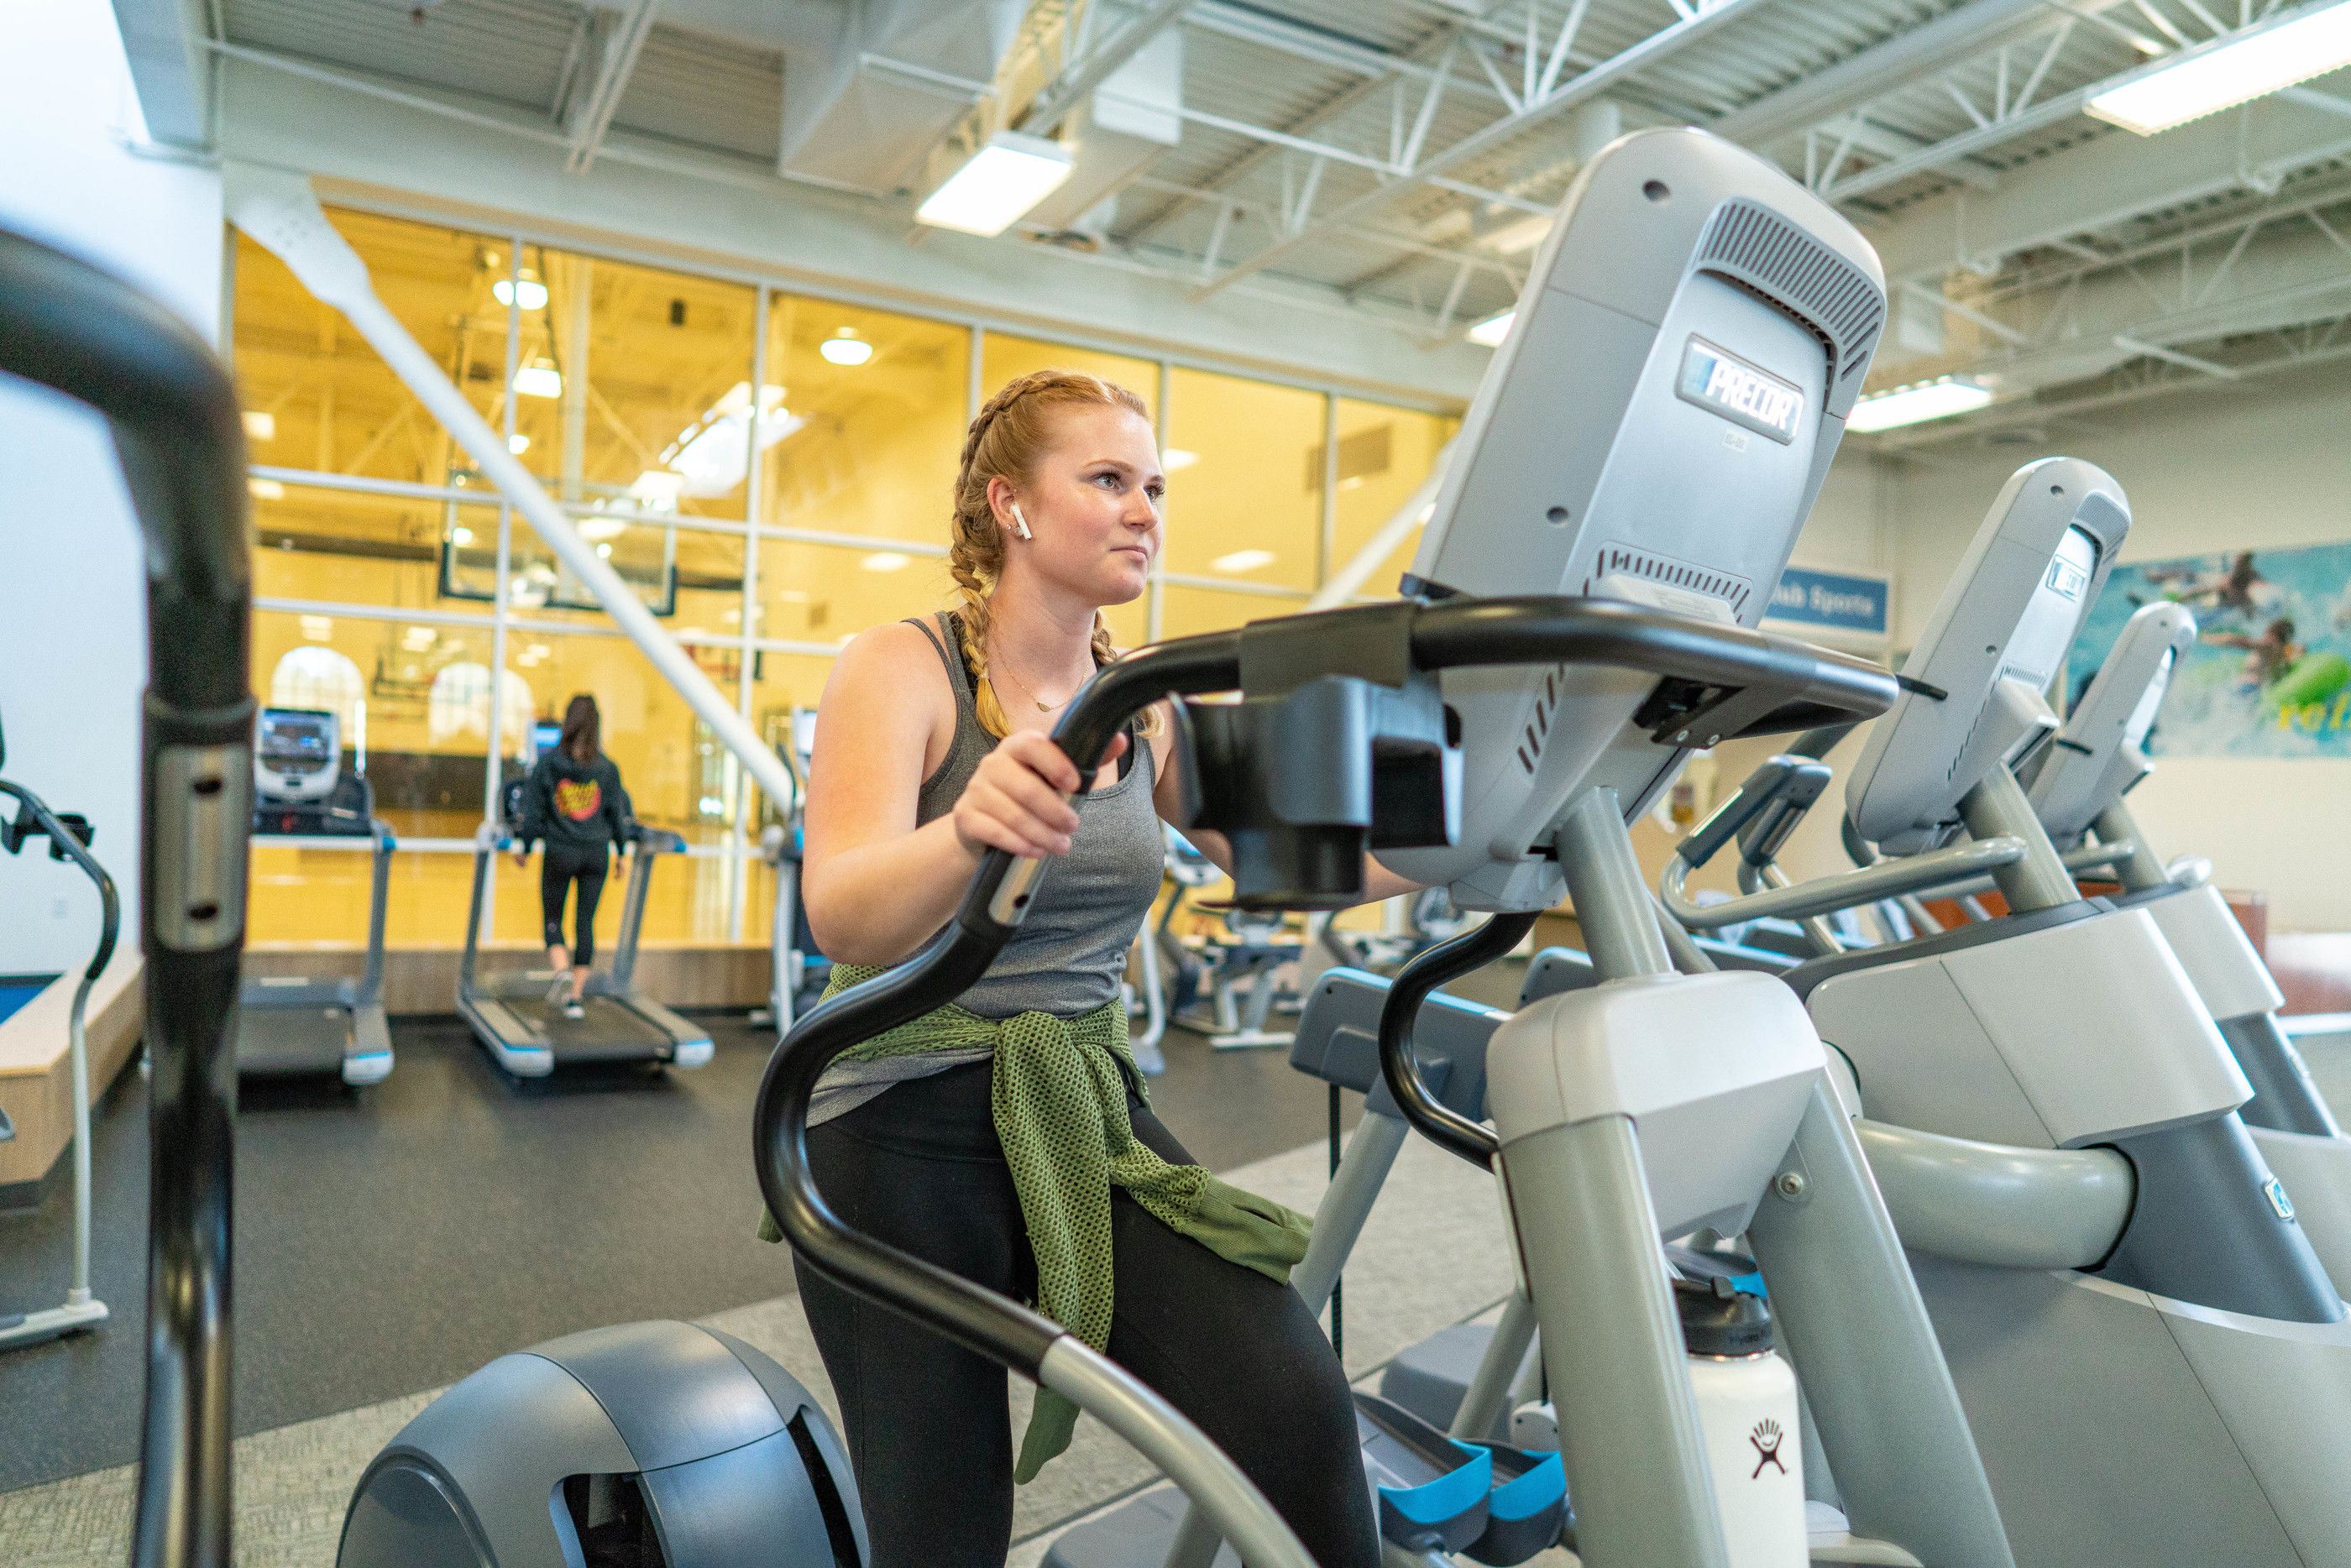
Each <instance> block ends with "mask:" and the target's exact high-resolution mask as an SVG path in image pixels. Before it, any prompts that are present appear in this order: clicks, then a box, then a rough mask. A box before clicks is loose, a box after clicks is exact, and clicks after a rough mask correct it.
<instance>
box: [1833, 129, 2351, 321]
mask: <svg viewBox="0 0 2351 1568" xmlns="http://www.w3.org/2000/svg"><path fill="white" fill-rule="evenodd" d="M2148 151H2149V149H2148V145H2147V142H2146V141H2144V140H2141V139H2140V138H2138V137H2136V136H2130V135H2127V134H2121V133H2118V134H2116V135H2113V136H2101V137H2098V138H2096V139H2095V140H2091V141H2086V142H2084V143H2082V144H2081V145H2079V146H2076V147H2070V148H2067V149H2065V150H2064V151H2060V152H2053V153H2051V154H2050V155H2049V156H2048V157H2047V158H2044V159H2042V160H2040V161H2036V162H2035V163H2033V164H2032V166H2031V167H2030V168H2029V169H2022V170H2019V171H2016V172H2015V173H2014V174H2013V175H2012V176H2011V177H2010V178H2009V179H2008V180H2007V181H2005V182H2003V184H2002V186H2001V189H2000V190H1999V191H1997V192H1991V193H1990V194H1985V193H1983V192H1972V191H1971V192H1965V193H1961V192H1946V193H1944V194H1942V195H1938V196H1934V197H1930V198H1928V200H1926V201H1924V202H1919V203H1918V204H1917V206H1915V207H1913V208H1910V209H1907V210H1906V212H1905V213H1904V214H1903V216H1902V218H1901V221H1900V222H1898V223H1894V224H1891V225H1889V226H1887V227H1886V228H1884V229H1881V230H1879V231H1877V232H1876V234H1874V235H1873V236H1872V238H1873V240H1874V241H1875V243H1876V246H1877V254H1878V255H1879V257H1880V259H1881V260H1883V261H1884V263H1885V264H1886V276H1887V278H1888V279H1890V280H1894V281H1904V280H1909V279H1932V278H1935V277H1938V276H1940V275H1943V274H1944V273H1947V272H1949V271H1951V270H1952V269H1953V268H1955V267H1962V266H1964V267H1967V268H1969V269H1970V270H1971V271H1974V272H1978V273H1981V274H1983V275H1987V276H1988V275H1991V273H1992V272H1993V271H1994V270H1996V269H1997V268H1998V266H1999V265H2000V264H2001V261H2003V260H2004V259H2005V258H2006V257H2009V256H2011V255H2014V254H2016V253H2017V252H2019V251H2022V250H2029V249H2032V248H2034V247H2036V246H2040V245H2046V244H2057V243H2059V242H2060V241H2064V240H2068V239H2072V238H2074V237H2076V236H2080V235H2085V234H2098V233H2100V232H2101V231H2104V230H2106V229H2111V228H2113V227H2115V226H2116V225H2117V224H2120V223H2128V222H2130V221H2131V220H2132V219H2134V218H2137V217H2138V216H2139V215H2140V214H2142V213H2156V212H2162V211H2164V210H2166V209H2168V208H2171V207H2176V206H2178V205H2179V204H2180V203H2182V202H2191V201H2195V200H2198V199H2199V198H2201V197H2207V196H2210V195H2213V194H2216V193H2219V192H2229V191H2246V190H2251V191H2258V190H2262V189H2270V190H2274V189H2275V188H2276V186H2277V184H2278V182H2280V181H2282V180H2283V178H2284V177H2285V176H2286V175H2288V174H2290V173H2292V172H2293V171H2295V170H2297V169H2302V168H2306V167H2308V166H2310V165H2312V164H2314V163H2317V162H2320V161H2324V160H2325V159H2327V158H2331V157H2337V156H2341V155H2343V154H2345V153H2346V152H2351V125H2346V123H2345V122H2344V120H2343V119H2341V117H2339V116H2337V115H2335V114H2332V113H2330V112H2328V111H2326V110H2325V109H2313V108H2311V107H2309V106H2308V105H2305V104H2303V103H2299V102H2296V101H2295V100H2294V99H2284V98H2275V99H2266V100H2263V101H2262V102H2258V103H2255V104H2252V105H2249V106H2248V107H2247V108H2245V109H2241V110H2238V111H2235V112H2232V113H2229V114H2217V115H2213V116H2212V117H2210V119H2200V120H2197V121H2195V122H2193V123H2191V124H2188V125H2183V126H2180V127H2179V128H2178V129H2177V130H2168V131H2166V132H2165V133H2164V135H2163V140H2162V156H2160V157H2149V156H2147V152H2148ZM2158 244H2160V242H2158Z"/></svg>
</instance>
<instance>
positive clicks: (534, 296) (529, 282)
mask: <svg viewBox="0 0 2351 1568" xmlns="http://www.w3.org/2000/svg"><path fill="white" fill-rule="evenodd" d="M517 294H519V295H520V296H521V298H522V307H523V308H524V309H525V310H544V309H546V308H547V285H545V284H543V283H541V282H539V281H538V279H537V278H535V277H533V276H531V275H529V274H528V273H525V274H523V277H522V287H521V288H520V289H519V290H517V288H516V287H515V286H514V280H513V279H512V278H507V277H502V278H500V279H498V280H497V282H496V283H494V284H492V285H490V297H491V298H492V299H495V300H496V301H497V302H498V303H499V304H500V305H512V304H513V303H514V302H515V298H516V296H517Z"/></svg>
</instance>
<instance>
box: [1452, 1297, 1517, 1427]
mask: <svg viewBox="0 0 2351 1568" xmlns="http://www.w3.org/2000/svg"><path fill="white" fill-rule="evenodd" d="M1534 1337H1535V1303H1533V1302H1532V1301H1531V1300H1529V1299H1528V1298H1527V1294H1526V1293H1525V1292H1524V1291H1513V1292H1511V1293H1510V1300H1509V1301H1507V1302H1505V1303H1502V1321H1501V1322H1499V1323H1498V1324H1495V1325H1494V1335H1493V1337H1492V1338H1491V1339H1489V1340H1488V1341H1487V1342H1486V1355H1485V1356H1484V1358H1483V1359H1482V1360H1480V1361H1479V1363H1478V1372H1477V1376H1473V1377H1472V1378H1470V1380H1469V1386H1468V1388H1467V1389H1466V1390H1464V1391H1463V1393H1462V1396H1461V1407H1460V1408H1459V1409H1458V1410H1456V1411H1455V1412H1454V1413H1453V1426H1452V1428H1451V1429H1450V1430H1449V1431H1448V1432H1447V1434H1446V1435H1447V1437H1452V1438H1459V1439H1461V1440H1463V1441H1465V1442H1469V1441H1476V1440H1479V1439H1481V1438H1489V1437H1491V1436H1492V1435H1493V1431H1494V1424H1495V1423H1496V1422H1497V1421H1499V1420H1500V1419H1501V1418H1502V1417H1504V1416H1505V1415H1507V1414H1508V1413H1509V1410H1508V1407H1509V1405H1510V1381H1511V1379H1513V1378H1515V1377H1516V1376H1518V1375H1519V1363H1520V1362H1521V1361H1524V1360H1525V1359H1526V1358H1527V1346H1528V1345H1531V1344H1532V1343H1533V1341H1534Z"/></svg>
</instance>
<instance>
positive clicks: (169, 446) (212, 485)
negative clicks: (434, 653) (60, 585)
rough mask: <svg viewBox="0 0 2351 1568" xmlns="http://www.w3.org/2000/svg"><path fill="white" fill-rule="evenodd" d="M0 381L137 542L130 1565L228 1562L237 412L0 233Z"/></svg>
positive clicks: (158, 339)
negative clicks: (97, 438)
mask: <svg viewBox="0 0 2351 1568" xmlns="http://www.w3.org/2000/svg"><path fill="white" fill-rule="evenodd" d="M0 371H5V372H7V373H9V374H13V375H17V376H22V377H24V378H26V379H28V380H33V381H37V382H39V383H41V384H43V385H45V386H48V387H52V388H54V389H57V390H58V391H60V392H63V393H65V394H66V395H67V396H68V397H71V398H74V399H77V400H79V401H81V402H83V403H86V404H88V405H89V406H90V407H91V408H93V409H95V410H98V411H99V413H101V414H103V415H104V416H105V417H106V418H107V419H108V420H109V421H110V423H111V425H112V430H113V437H114V445H115V450H116V452H117V453H118V455H119V456H120V461H121V464H122V474H123V478H124V480H125V482H126V484H127V487H128V489H129V492H130V495H131V507H132V510H133V511H134V512H135V513H136V514H137V516H138V520H139V526H140V530H141V534H142V535H143V536H144V538H145V541H146V546H147V547H146V550H145V552H144V563H143V564H144V566H145V568H146V574H147V648H148V659H147V690H146V695H145V701H144V710H143V711H144V722H143V726H142V729H143V732H142V736H141V758H142V767H141V771H142V774H143V784H142V794H143V797H144V800H143V809H142V811H141V844H140V879H141V900H140V907H141V931H140V938H141V949H142V950H143V951H144V953H145V956H146V961H147V963H146V981H145V992H146V1008H147V1021H148V1023H147V1038H148V1041H149V1044H150V1046H151V1048H152V1054H153V1059H154V1064H155V1071H154V1085H153V1089H152V1096H153V1098H152V1102H151V1108H150V1111H149V1128H150V1133H149V1138H150V1162H149V1177H148V1199H149V1217H150V1218H149V1228H148V1261H147V1273H148V1283H147V1301H148V1305H147V1311H148V1318H147V1322H148V1351H147V1400H146V1417H145V1424H144V1429H143V1433H142V1436H141V1449H140V1472H139V1494H138V1505H137V1517H136V1523H135V1525H134V1527H133V1535H132V1543H131V1562H132V1563H134V1564H135V1565H136V1568H196V1565H202V1568H214V1565H216V1564H224V1563H227V1562H228V1560H229V1533H230V1521H229V1472H230V1459H229V1397H230V1393H229V1390H230V1381H231V1377H230V1371H231V1369H230V1356H229V1294H228V1282H229V1207H230V1188H231V1180H230V1166H231V1152H232V1148H233V1145H234V1132H233V1123H232V1117H233V1114H234V1106H233V1103H232V1101H233V1096H234V1094H235V1073H234V1071H233V1070H232V1069H231V1067H230V1065H229V1063H228V1054H229V1052H230V1050H231V1049H232V1044H231V1023H232V1020H233V1019H234V1018H235V1010H236V1003H237V990H238V974H237V969H238V959H239V955H240V953H241V952H242V950H243V949H244V945H245V888H246V839H247V836H248V835H249V833H250V831H251V827H252V817H251V805H250V800H251V794H252V787H253V762H252V756H253V719H254V707H255V704H254V699H253V689H252V683H251V680H250V671H249V669H248V657H249V647H250V636H251V633H250V628H249V624H248V623H249V620H250V618H251V610H252V600H253V587H252V569H253V538H252V529H251V527H250V525H249V524H248V520H247V516H246V506H247V502H246V472H245V471H246V449H245V432H244V426H243V421H242V419H241V416H240V413H239V410H238V406H237V400H236V393H235V388H234V387H233V386H232V385H231V384H230V381H229V378H228V375H227V372H226V371H225V369H222V367H221V364H220V361H219V359H218V358H215V357H214V354H213V351H212V349H211V348H209V347H208V346H206V344H205V343H204V340H203V339H202V338H201V337H198V336H197V335H196V334H195V333H194V332H193V330H191V329H190V327H188V325H187V324H186V323H185V322H183V321H182V320H181V319H180V318H179V317H176V316H174V315H172V313H171V312H170V311H169V310H166V309H165V308H164V307H163V306H162V305H160V304H158V303H157V302H156V301H154V300H153V299H152V298H150V297H148V296H146V295H144V294H142V293H141V292H140V291H139V290H138V289H136V288H133V287H131V286H130V285H128V284H126V283H124V282H122V281H121V280H120V279H119V278H116V277H113V276H111V275H109V274H107V273H105V272H103V271H101V270H99V268H97V267H94V266H92V265H89V263H87V262H83V261H80V260H78V259H76V258H74V257H72V256H69V255H67V254H65V253H63V252H61V251H57V250H55V249H52V248H51V247H49V246H47V245H45V244H40V243H39V242H37V241H35V240H31V239H27V238H26V237H25V236H23V235H21V234H12V233H7V232H5V231H0Z"/></svg>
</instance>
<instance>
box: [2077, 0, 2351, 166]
mask: <svg viewBox="0 0 2351 1568" xmlns="http://www.w3.org/2000/svg"><path fill="white" fill-rule="evenodd" d="M2346 65H2351V0H2346V3H2338V4H2336V5H2327V6H2325V7H2322V8H2320V9H2318V10H2315V11H2311V12H2306V13H2304V15H2302V16H2296V17H2294V18H2293V19H2292V20H2291V21H2286V22H2280V23H2277V24H2275V25H2274V26H2267V27H2263V28H2262V29H2261V30H2260V31H2259V32H2251V33H2242V34H2240V35H2238V36H2235V37H2233V38H2229V39H2225V40H2220V41H2216V42H2214V43H2211V44H2208V45H2204V46H2202V47H2199V48H2196V49H2191V50H2188V51H2185V52H2183V53H2182V54H2180V55H2178V56H2175V57H2171V58H2169V59H2167V60H2164V61H2162V62H2161V63H2159V64H2157V65H2153V66H2149V67H2146V68H2145V70H2144V72H2143V74H2141V75H2139V76H2137V77H2136V78H2133V79H2132V80H2130V81H2126V82H2125V83H2123V85H2122V86H2120V87H2118V88H2109V89H2108V90H2107V91H2105V92H2102V93H2100V94H2098V95H2097V96H2096V97H2095V98H2094V99H2090V101H2089V102H2088V103H2087V104H2085V106H2084V108H2085V109H2087V110H2088V111H2089V113H2090V114H2092V115H2094V116H2095V117H2096V118H2097V119H2103V120H2107V121H2109V122H2111V123H2113V124H2116V125H2119V126H2121V127H2122V128H2123V129H2124V130H2130V131H2136V132H2137V133H2138V134H2139V135H2141V136H2153V135H2154V134H2155V133H2156V132H2157V131H2158V130H2170V129H2171V128H2172V127H2173V126H2175V125H2184V124H2186V123H2187V122H2188V121H2189V120H2191V119H2202V118H2203V117H2204V116H2206V115H2208V114H2214V113H2217V112H2219V111H2220V110H2221V109H2233V108H2235V107H2236V106H2237V105H2238V104H2241V103H2247V102H2250V101H2252V99H2257V98H2262V97H2263V96H2265V95H2267V94H2270V93H2273V92H2276V91H2277V90H2278V89H2279V88H2289V87H2292V86H2293V85H2294V83H2296V82H2300V81H2308V80H2309V79H2310V78H2313V77H2317V76H2325V74H2326V73H2327V72H2329V71H2332V70H2337V69H2340V68H2341V67H2344V66H2346Z"/></svg>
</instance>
